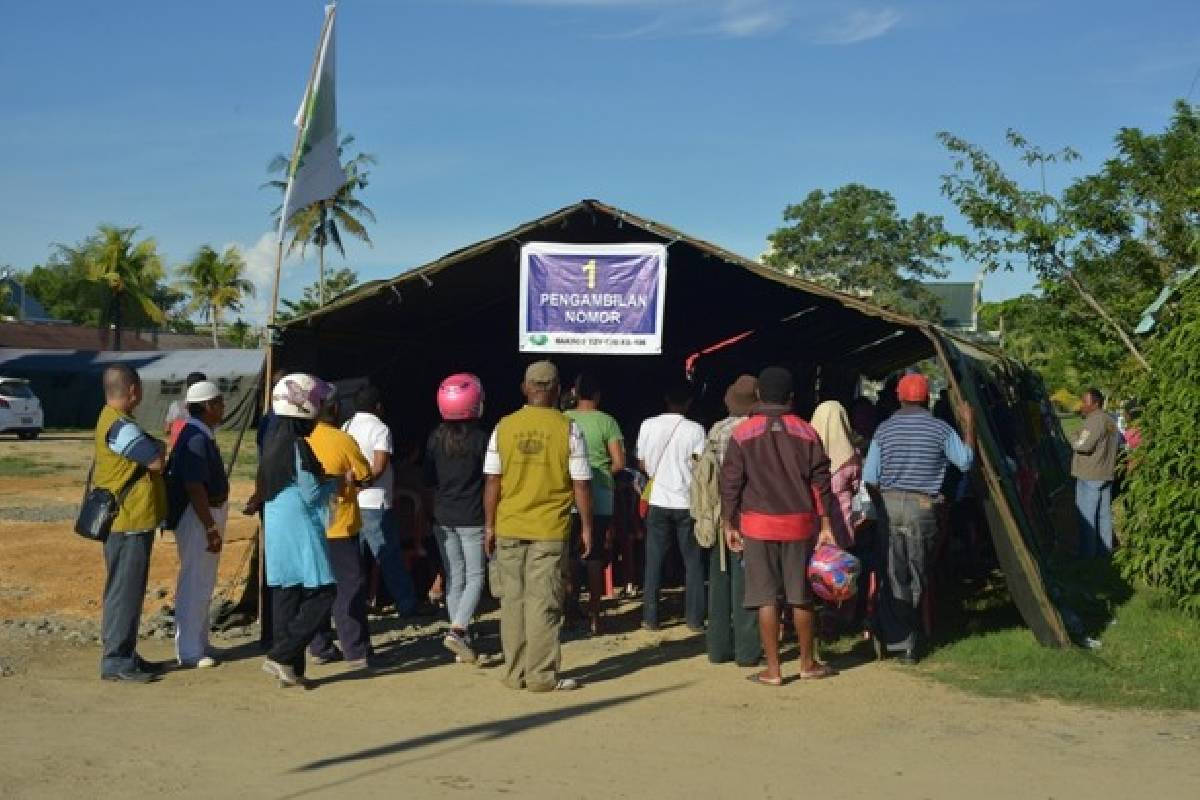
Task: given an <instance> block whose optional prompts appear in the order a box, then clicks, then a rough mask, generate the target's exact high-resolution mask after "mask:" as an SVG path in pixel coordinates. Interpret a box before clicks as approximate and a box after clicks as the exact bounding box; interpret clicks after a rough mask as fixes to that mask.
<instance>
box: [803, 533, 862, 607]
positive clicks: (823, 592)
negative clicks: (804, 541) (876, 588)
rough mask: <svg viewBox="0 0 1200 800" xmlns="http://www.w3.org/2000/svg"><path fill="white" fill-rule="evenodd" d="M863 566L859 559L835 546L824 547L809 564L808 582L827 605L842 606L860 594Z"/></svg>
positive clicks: (814, 554) (819, 549)
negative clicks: (860, 574)
mask: <svg viewBox="0 0 1200 800" xmlns="http://www.w3.org/2000/svg"><path fill="white" fill-rule="evenodd" d="M861 572H862V564H861V563H860V562H859V560H858V559H857V558H855V557H854V556H852V555H850V554H849V553H847V552H846V551H845V550H842V549H841V548H840V547H834V546H833V545H828V544H827V545H822V546H820V547H818V548H817V550H816V552H815V553H813V557H812V560H810V561H809V562H808V582H809V583H810V584H811V585H812V590H813V594H815V595H816V596H817V597H819V598H821V599H822V600H824V601H825V602H827V603H834V604H837V605H841V604H842V603H844V602H846V601H847V600H850V599H852V598H853V597H854V595H855V594H856V593H857V592H858V576H859V573H861Z"/></svg>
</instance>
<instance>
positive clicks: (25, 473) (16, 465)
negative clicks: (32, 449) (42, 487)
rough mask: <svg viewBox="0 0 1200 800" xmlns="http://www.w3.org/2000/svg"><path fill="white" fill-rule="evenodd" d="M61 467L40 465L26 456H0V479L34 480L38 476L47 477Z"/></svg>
mask: <svg viewBox="0 0 1200 800" xmlns="http://www.w3.org/2000/svg"><path fill="white" fill-rule="evenodd" d="M61 466H62V465H61V464H45V463H41V462H39V461H35V460H34V459H32V458H29V457H28V456H0V477H4V478H36V477H37V476H39V475H49V474H50V473H51V472H54V471H56V470H57V469H59V468H60V467H61Z"/></svg>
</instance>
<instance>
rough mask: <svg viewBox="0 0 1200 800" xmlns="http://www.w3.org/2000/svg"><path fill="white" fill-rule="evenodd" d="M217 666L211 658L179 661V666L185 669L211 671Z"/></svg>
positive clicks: (204, 657)
mask: <svg viewBox="0 0 1200 800" xmlns="http://www.w3.org/2000/svg"><path fill="white" fill-rule="evenodd" d="M216 665H217V660H216V659H215V658H213V657H212V656H203V657H201V658H200V659H198V660H196V661H180V662H179V666H181V667H184V668H186V669H212V668H213V667H215V666H216Z"/></svg>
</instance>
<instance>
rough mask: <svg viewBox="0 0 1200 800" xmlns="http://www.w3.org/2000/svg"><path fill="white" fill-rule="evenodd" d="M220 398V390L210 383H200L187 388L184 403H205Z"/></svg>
mask: <svg viewBox="0 0 1200 800" xmlns="http://www.w3.org/2000/svg"><path fill="white" fill-rule="evenodd" d="M220 396H221V390H220V389H218V388H217V385H216V384H215V383H213V382H212V381H200V382H198V383H193V384H192V385H191V386H189V387H188V390H187V398H186V399H185V400H184V402H186V403H207V402H208V401H209V400H216V399H217V398H218V397H220Z"/></svg>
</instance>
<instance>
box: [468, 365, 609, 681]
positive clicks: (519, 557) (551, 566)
mask: <svg viewBox="0 0 1200 800" xmlns="http://www.w3.org/2000/svg"><path fill="white" fill-rule="evenodd" d="M521 390H522V392H523V393H524V394H525V400H526V405H525V407H524V408H522V409H521V410H520V411H517V412H516V413H513V414H509V415H508V416H507V417H505V418H504V419H502V420H500V424H499V425H497V426H496V430H495V431H494V432H493V433H492V437H491V440H490V441H489V442H488V449H487V455H486V456H485V458H484V464H483V472H484V474H485V475H486V476H487V477H486V483H485V484H484V492H483V516H484V547H485V549H486V550H487V554H488V556H489V557H493V556H495V557H496V558H498V559H499V564H500V574H501V586H500V643H501V646H502V647H503V650H504V662H505V663H504V684H505V685H506V686H508V687H509V688H512V689H522V688H525V689H529V691H531V692H551V691H556V690H559V691H561V690H565V689H575V688H578V684H577V683H576V682H575V681H573V680H559V678H558V668H559V662H560V655H561V654H560V650H559V643H558V637H559V632H560V630H561V629H562V616H563V614H562V612H563V576H562V564H563V559H564V558H565V557H566V550H567V536H568V533H569V532H570V528H571V506H572V503H573V504H574V505H575V506H576V507H577V508H578V509H579V512H580V515H581V519H582V520H583V523H582V524H583V531H582V538H583V551H584V552H583V555H584V556H585V557H586V556H587V554H588V551H589V550H590V549H591V546H592V523H591V520H592V492H591V477H592V470H591V467H590V466H589V465H588V459H587V446H586V444H585V443H584V440H583V436H582V434H581V433H580V432H579V428H578V427H577V426H576V425H575V423H573V422H571V420H569V419H567V417H565V416H564V415H563V414H562V413H561V412H560V411H558V409H557V407H556V405H557V402H558V394H559V383H558V369H557V368H556V367H555V366H554V365H553V364H551V363H550V362H549V361H539V362H537V363H535V364H532V365H530V367H529V369H527V370H526V371H525V382H524V383H523V384H522V385H521Z"/></svg>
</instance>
